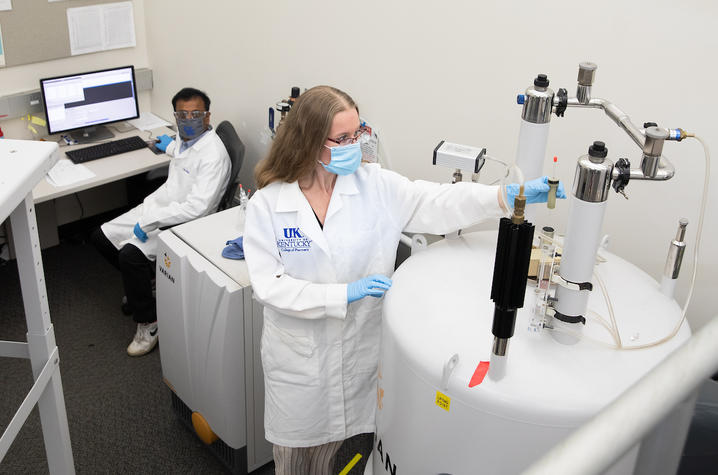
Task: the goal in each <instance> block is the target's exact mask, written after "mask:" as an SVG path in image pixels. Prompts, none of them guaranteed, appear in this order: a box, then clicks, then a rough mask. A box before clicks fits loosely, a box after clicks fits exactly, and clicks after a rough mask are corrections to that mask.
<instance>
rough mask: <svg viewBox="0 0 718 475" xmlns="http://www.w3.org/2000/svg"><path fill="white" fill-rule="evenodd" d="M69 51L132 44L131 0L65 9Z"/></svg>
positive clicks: (81, 52)
mask: <svg viewBox="0 0 718 475" xmlns="http://www.w3.org/2000/svg"><path fill="white" fill-rule="evenodd" d="M67 27H68V29H69V31H70V53H71V54H72V55H73V56H74V55H77V54H85V53H94V52H96V51H105V50H110V49H117V48H128V47H131V46H135V44H136V43H135V21H134V14H133V10H132V2H118V3H107V4H103V5H93V6H90V7H79V8H68V9H67Z"/></svg>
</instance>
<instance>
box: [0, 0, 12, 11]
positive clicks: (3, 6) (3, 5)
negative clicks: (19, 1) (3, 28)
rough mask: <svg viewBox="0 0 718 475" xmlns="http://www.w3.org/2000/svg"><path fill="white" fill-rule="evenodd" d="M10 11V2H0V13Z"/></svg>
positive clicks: (9, 0) (3, 0)
mask: <svg viewBox="0 0 718 475" xmlns="http://www.w3.org/2000/svg"><path fill="white" fill-rule="evenodd" d="M5 10H12V0H0V12H1V11H5Z"/></svg>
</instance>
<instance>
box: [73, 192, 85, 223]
mask: <svg viewBox="0 0 718 475" xmlns="http://www.w3.org/2000/svg"><path fill="white" fill-rule="evenodd" d="M73 195H75V199H76V200H77V204H79V205H80V218H79V219H82V218H84V217H85V207H84V206H82V201H81V200H80V195H79V194H77V193H73Z"/></svg>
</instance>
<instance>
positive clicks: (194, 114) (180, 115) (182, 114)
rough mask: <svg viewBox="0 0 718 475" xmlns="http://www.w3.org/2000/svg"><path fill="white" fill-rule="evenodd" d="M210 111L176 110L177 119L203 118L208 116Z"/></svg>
mask: <svg viewBox="0 0 718 475" xmlns="http://www.w3.org/2000/svg"><path fill="white" fill-rule="evenodd" d="M207 113H208V111H175V118H177V119H180V120H181V119H185V120H186V119H201V118H204V116H206V115H207Z"/></svg>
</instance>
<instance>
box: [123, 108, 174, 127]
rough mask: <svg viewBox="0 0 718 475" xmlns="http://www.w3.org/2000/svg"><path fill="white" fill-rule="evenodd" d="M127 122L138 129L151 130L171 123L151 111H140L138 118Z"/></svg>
mask: <svg viewBox="0 0 718 475" xmlns="http://www.w3.org/2000/svg"><path fill="white" fill-rule="evenodd" d="M127 122H128V123H130V124H132V125H133V126H134V127H135V128H136V129H139V130H153V129H159V128H160V127H169V126H170V125H172V124H170V123H169V122H167V121H166V120H164V119H162V118H161V117H157V116H156V115H154V114H153V113H152V112H142V113H140V118H139V119H132V120H128V121H127Z"/></svg>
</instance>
